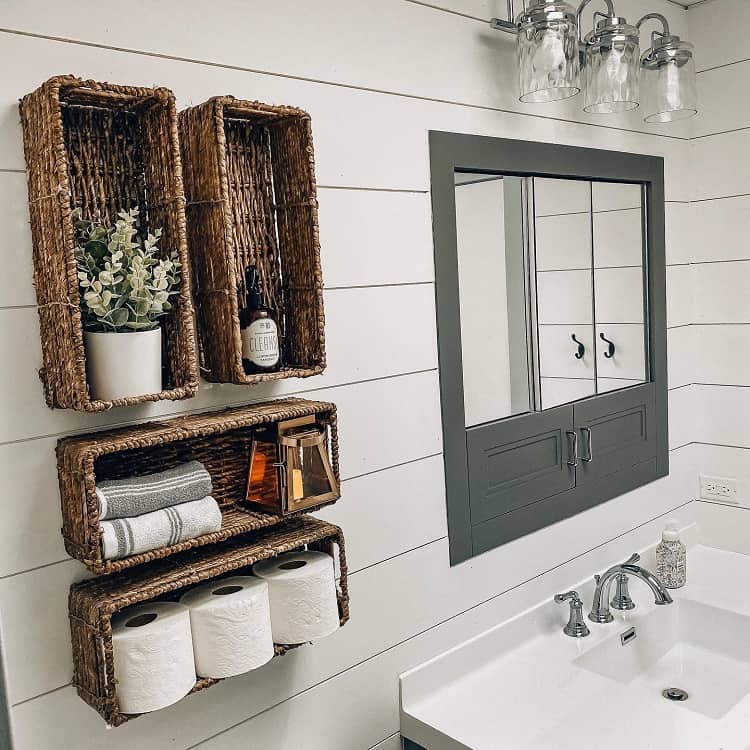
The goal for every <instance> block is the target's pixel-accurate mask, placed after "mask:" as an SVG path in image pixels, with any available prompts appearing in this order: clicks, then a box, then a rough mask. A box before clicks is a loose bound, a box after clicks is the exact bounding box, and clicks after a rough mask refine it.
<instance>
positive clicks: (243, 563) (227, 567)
mask: <svg viewBox="0 0 750 750" xmlns="http://www.w3.org/2000/svg"><path fill="white" fill-rule="evenodd" d="M304 547H309V548H311V549H318V550H321V551H323V552H326V553H328V554H330V555H334V556H335V554H336V548H338V559H339V567H340V576H341V577H340V582H339V587H338V591H337V594H338V600H339V614H340V617H341V624H342V625H344V623H346V621H347V620H348V619H349V593H348V587H347V574H346V556H345V550H344V537H343V534H342V532H341V529H339V528H338V527H337V526H333V525H332V524H329V523H325V522H323V521H319V520H318V519H315V518H310V517H305V516H302V517H299V518H293V519H290V520H288V521H286V522H285V523H284V524H283V526H279V527H277V528H276V529H269V530H266V531H264V532H260V533H259V534H258V535H256V536H254V537H253V539H252V541H246V540H242V539H233V540H231V541H229V542H225V543H224V544H220V545H216V546H214V547H211V548H209V549H203V550H190V551H188V552H183V553H181V554H180V555H177V556H175V557H173V558H170V559H169V560H161V561H159V562H155V563H152V564H150V565H147V566H143V567H142V568H138V569H137V570H135V571H128V572H126V573H119V574H117V575H115V576H111V577H108V578H101V579H96V580H91V581H84V582H83V583H78V584H74V585H73V586H71V589H70V597H69V601H68V604H69V613H70V629H71V636H72V642H73V685H75V687H76V689H77V690H78V694H79V695H80V696H81V698H83V700H85V701H86V702H87V703H88V704H89V705H91V706H92V707H93V708H95V709H96V710H97V711H98V712H99V713H100V714H101V715H102V716H103V717H104V719H105V720H106V721H107V723H109V724H111V725H112V726H119V725H120V724H123V723H124V722H126V721H128V719H131V718H133V715H127V714H123V713H121V712H120V709H119V705H118V700H117V675H116V674H115V673H114V660H113V653H112V625H111V620H112V615H113V614H114V613H115V612H117V611H118V610H120V609H122V608H124V607H127V606H130V605H132V604H138V603H141V602H147V601H155V600H162V601H163V600H177V599H179V597H180V595H181V594H182V593H183V590H184V589H185V588H186V587H188V586H192V585H195V584H197V583H200V582H202V581H207V580H211V579H215V578H220V577H222V576H225V575H228V574H232V575H238V574H240V575H241V574H249V572H250V570H249V569H250V567H251V566H252V565H253V564H254V563H256V562H258V561H259V560H265V559H268V558H272V557H276V556H277V555H280V554H282V553H284V552H292V551H295V550H299V549H302V548H304ZM298 645H302V644H298ZM296 647H297V646H289V645H283V646H282V645H278V644H277V645H276V646H275V651H276V655H277V656H279V655H281V654H284V653H286V652H287V651H289V650H290V649H292V648H296ZM217 682H220V680H218V679H212V678H198V681H197V682H196V683H195V687H194V688H193V691H192V692H197V691H198V690H203V689H204V688H207V687H211V686H212V685H215V684H216V683H217Z"/></svg>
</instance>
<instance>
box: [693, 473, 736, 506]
mask: <svg viewBox="0 0 750 750" xmlns="http://www.w3.org/2000/svg"><path fill="white" fill-rule="evenodd" d="M700 482H701V497H702V498H703V499H704V500H721V502H724V503H736V502H737V480H736V479H728V478H726V477H707V476H704V475H703V474H701V475H700Z"/></svg>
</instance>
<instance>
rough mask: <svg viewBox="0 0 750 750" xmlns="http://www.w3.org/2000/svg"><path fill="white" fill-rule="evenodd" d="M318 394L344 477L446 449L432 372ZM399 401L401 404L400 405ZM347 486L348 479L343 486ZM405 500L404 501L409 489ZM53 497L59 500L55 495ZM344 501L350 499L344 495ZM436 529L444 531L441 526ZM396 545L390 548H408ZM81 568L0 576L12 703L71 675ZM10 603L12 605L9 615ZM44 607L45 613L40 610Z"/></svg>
mask: <svg viewBox="0 0 750 750" xmlns="http://www.w3.org/2000/svg"><path fill="white" fill-rule="evenodd" d="M316 396H320V397H321V398H322V397H325V398H327V399H331V400H333V401H335V402H336V404H337V406H338V410H339V424H340V427H341V431H342V435H346V440H343V441H342V445H341V464H342V476H344V477H347V476H353V475H355V474H362V473H365V472H371V471H377V470H378V469H383V468H386V467H388V466H392V465H394V464H396V463H399V462H403V461H409V460H414V459H417V458H421V457H423V456H428V455H432V454H435V453H438V452H439V451H440V450H441V435H440V414H439V408H438V392H437V376H436V373H434V372H431V373H425V374H421V375H413V376H410V377H403V378H391V379H386V380H379V381H374V382H371V383H366V384H362V385H357V386H346V387H342V388H332V389H327V390H325V391H321V392H319V393H317V394H316ZM395 405H400V406H399V407H398V409H394V407H395ZM407 405H408V406H407ZM396 425H397V426H398V429H396ZM431 468H433V473H432V474H431V477H430V478H429V479H427V480H423V483H424V486H423V488H422V490H421V491H424V492H433V493H436V494H435V495H434V496H433V498H431V499H429V500H426V499H425V498H424V497H419V499H418V500H417V502H420V503H421V504H422V506H423V510H424V511H425V512H426V513H432V517H433V518H432V520H431V521H430V522H429V523H428V524H427V525H426V526H427V528H429V529H430V534H432V533H434V529H435V528H436V525H439V524H440V521H441V516H442V513H443V511H442V508H443V503H444V489H443V486H442V481H441V477H440V474H439V473H437V472H434V467H431ZM402 476H403V475H402ZM347 484H348V483H347V482H344V483H343V488H344V492H346V487H347ZM406 486H408V483H407V485H406ZM412 486H413V485H412ZM364 497H369V500H367V502H369V503H371V504H372V507H382V505H380V504H379V503H378V498H377V493H376V494H375V496H372V495H368V494H367V493H365V495H364ZM401 499H402V501H403V500H404V496H403V495H401ZM50 502H51V503H52V502H54V500H53V499H52V498H50ZM340 502H341V503H344V502H346V499H345V498H344V499H342V500H341V501H340ZM428 508H429V509H430V510H428ZM364 516H365V514H364V513H360V516H359V521H358V522H362V521H363V520H364ZM372 523H374V521H371V522H370V524H372ZM4 527H5V525H4ZM438 528H440V529H441V531H442V526H438ZM8 532H9V533H10V532H11V529H8ZM359 533H360V535H361V534H362V533H363V532H362V531H360V532H359ZM439 535H440V536H442V535H443V534H439ZM432 538H433V539H434V538H435V537H434V536H433V537H432ZM402 539H403V537H402ZM425 541H429V540H425V539H424V537H423V536H421V535H417V542H418V543H424V542H425ZM391 544H392V546H390V548H389V549H390V552H391V553H396V554H397V553H398V552H399V551H403V550H399V549H397V548H396V547H395V546H393V543H391ZM363 553H364V554H363V559H366V558H365V557H364V555H367V556H368V557H369V562H371V561H372V556H373V553H372V551H370V552H369V553H368V552H367V550H363ZM83 570H84V569H83V567H82V566H81V565H80V564H79V563H77V562H75V561H67V562H63V563H60V564H57V565H52V566H48V567H45V568H41V569H37V570H34V571H31V572H29V573H23V574H21V575H17V576H12V577H10V578H6V579H4V580H3V581H0V610H1V611H2V612H3V619H4V622H3V625H4V639H5V642H4V652H5V653H6V655H7V658H8V672H9V675H10V686H9V693H10V697H11V702H14V703H15V702H18V701H21V700H25V699H27V698H29V697H31V696H33V695H36V694H38V693H41V692H44V691H46V690H51V689H52V688H55V687H58V686H59V685H62V684H64V683H65V682H67V681H68V680H69V679H70V648H69V629H68V626H67V587H68V584H69V583H70V582H71V581H72V580H76V579H78V578H79V577H80V576H81V575H82V573H83ZM360 606H362V605H361V604H360ZM6 609H9V610H12V612H8V614H7V616H6V614H5V611H6ZM42 611H43V612H44V613H45V616H44V617H39V616H38V613H39V612H42ZM26 620H29V622H31V621H33V623H34V625H33V627H30V626H28V625H27V624H25V623H26ZM363 624H364V623H363ZM347 632H350V631H347ZM27 634H28V636H27ZM29 636H30V637H32V639H33V642H34V643H35V644H36V646H35V647H34V648H33V649H31V650H29V647H28V646H27V645H24V643H28V640H27V637H29Z"/></svg>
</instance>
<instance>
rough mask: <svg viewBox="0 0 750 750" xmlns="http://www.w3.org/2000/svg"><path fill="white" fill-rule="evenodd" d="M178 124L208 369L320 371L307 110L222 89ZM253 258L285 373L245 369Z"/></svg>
mask: <svg viewBox="0 0 750 750" xmlns="http://www.w3.org/2000/svg"><path fill="white" fill-rule="evenodd" d="M179 127H180V142H181V147H182V157H183V163H184V165H185V194H186V197H187V215H188V218H189V222H188V239H189V245H190V253H191V257H192V260H193V266H194V271H195V279H194V282H195V304H196V308H197V313H198V320H199V328H200V335H201V339H200V341H201V360H202V367H203V369H204V370H205V372H203V373H202V374H203V375H204V377H205V378H206V379H207V380H211V381H214V382H219V383H239V384H243V383H257V382H261V381H264V380H276V379H279V378H288V377H308V376H310V375H317V374H318V373H320V372H322V371H323V369H324V368H325V338H324V318H323V281H322V274H321V269H320V241H319V237H318V203H317V197H316V196H317V194H316V185H315V164H314V159H313V142H312V128H311V124H310V116H309V115H308V114H307V113H306V112H304V111H302V110H301V109H295V108H294V107H285V106H271V105H268V104H262V103H260V102H247V101H240V100H238V99H235V98H234V97H232V96H220V97H215V98H213V99H209V100H208V101H207V102H204V103H203V104H200V105H198V106H196V107H192V108H190V109H187V110H184V111H182V112H180V115H179ZM251 264H252V265H255V266H256V267H257V268H258V270H259V272H260V278H261V285H262V290H263V293H264V297H265V300H266V304H268V306H269V307H270V308H272V309H273V310H274V312H275V313H276V319H277V322H278V325H279V334H280V339H281V352H282V363H283V367H282V369H281V370H279V371H278V372H272V373H263V374H253V375H248V374H246V373H245V370H244V368H243V366H242V342H241V339H240V321H239V299H238V295H239V294H242V293H243V291H244V269H245V268H246V267H247V266H248V265H251Z"/></svg>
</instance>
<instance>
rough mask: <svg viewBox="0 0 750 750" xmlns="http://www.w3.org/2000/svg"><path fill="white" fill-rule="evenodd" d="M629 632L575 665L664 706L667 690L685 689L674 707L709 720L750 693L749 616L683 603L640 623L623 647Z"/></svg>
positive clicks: (657, 611) (658, 610) (615, 636)
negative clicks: (664, 694)
mask: <svg viewBox="0 0 750 750" xmlns="http://www.w3.org/2000/svg"><path fill="white" fill-rule="evenodd" d="M610 627H611V626H610ZM626 629H627V628H625V627H620V628H619V629H618V630H617V632H616V633H613V635H612V637H611V638H608V639H607V640H605V641H603V642H602V643H600V644H599V645H597V646H595V647H594V648H592V649H591V650H590V651H588V652H587V653H585V654H584V655H583V656H581V657H579V658H578V659H576V660H575V662H574V663H575V664H576V665H577V666H579V667H582V668H584V669H587V670H589V671H591V672H596V673H597V674H600V675H602V676H604V677H608V678H609V679H611V680H616V681H617V682H620V683H624V684H626V685H628V686H629V687H632V688H633V689H638V690H640V691H647V692H648V693H651V694H652V695H653V696H654V697H658V698H659V699H660V700H663V701H665V703H666V702H667V699H666V698H664V697H662V691H663V690H665V689H667V688H679V689H681V690H684V691H686V692H687V693H688V698H687V700H685V701H684V702H680V703H676V704H675V705H679V706H684V707H685V708H687V709H690V710H692V711H696V712H698V713H701V714H704V715H705V716H709V717H711V718H720V717H721V716H723V715H724V714H726V713H727V711H729V709H731V708H732V707H733V706H735V705H736V704H737V703H738V702H739V701H740V700H742V698H744V697H745V695H747V694H748V693H750V617H746V616H743V615H740V614H736V613H734V612H730V611H728V610H725V609H719V608H716V607H710V606H707V605H705V604H700V603H699V602H696V601H692V600H690V599H679V600H677V601H675V602H674V603H673V604H670V605H665V606H661V607H657V608H656V609H655V610H654V611H653V612H651V613H649V614H647V615H645V616H644V617H642V618H640V619H639V620H638V623H637V625H636V626H635V638H632V639H631V640H629V641H628V642H627V643H626V644H625V645H623V644H622V643H621V640H620V636H621V635H622V634H623V633H624V632H625V631H626Z"/></svg>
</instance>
